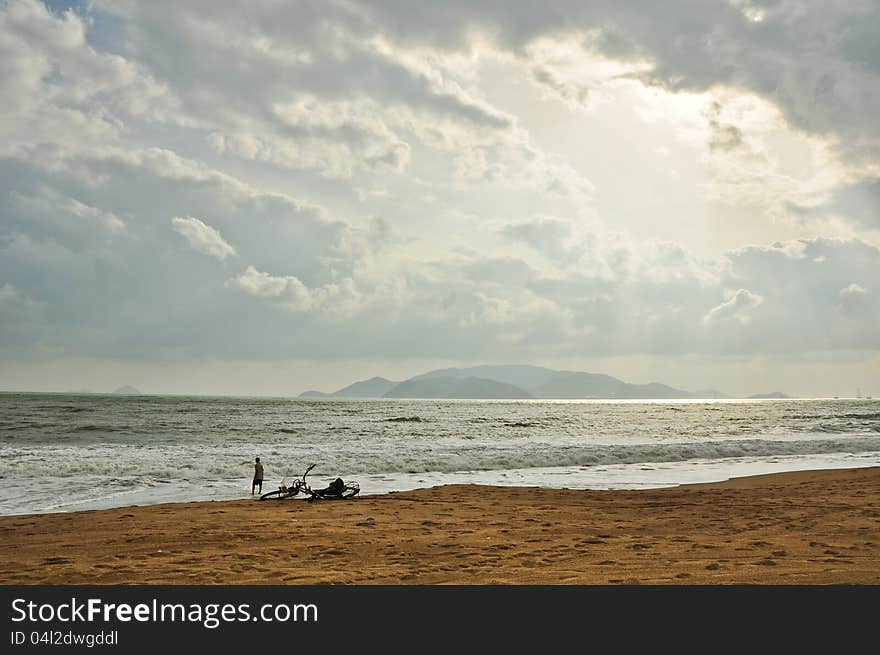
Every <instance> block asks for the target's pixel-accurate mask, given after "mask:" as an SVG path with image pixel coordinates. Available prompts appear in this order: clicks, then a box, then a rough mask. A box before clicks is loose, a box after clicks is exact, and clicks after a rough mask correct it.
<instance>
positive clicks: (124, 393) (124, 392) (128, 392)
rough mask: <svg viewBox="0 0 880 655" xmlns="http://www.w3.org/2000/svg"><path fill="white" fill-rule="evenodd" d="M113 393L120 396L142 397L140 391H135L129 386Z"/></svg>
mask: <svg viewBox="0 0 880 655" xmlns="http://www.w3.org/2000/svg"><path fill="white" fill-rule="evenodd" d="M113 393H115V394H119V395H120V396H140V395H142V394H141V392H140V391H139V390H138V389H135V388H134V387H132V386H129V385H125V386H123V387H119V388H118V389H117V390H116V391H114V392H113Z"/></svg>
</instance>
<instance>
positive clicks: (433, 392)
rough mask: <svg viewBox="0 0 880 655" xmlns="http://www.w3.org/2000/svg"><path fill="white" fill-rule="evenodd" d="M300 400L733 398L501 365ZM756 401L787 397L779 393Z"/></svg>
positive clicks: (372, 383)
mask: <svg viewBox="0 0 880 655" xmlns="http://www.w3.org/2000/svg"><path fill="white" fill-rule="evenodd" d="M299 397H300V398H427V399H434V398H469V399H523V398H535V399H546V400H550V399H579V398H583V399H586V398H590V399H633V400H635V399H659V398H691V399H695V398H709V399H718V398H731V397H732V396H728V395H726V394H724V393H722V392H720V391H716V390H715V389H702V390H698V391H685V390H683V389H676V388H675V387H670V386H668V385H666V384H662V383H660V382H650V383H648V384H632V383H629V382H624V381H623V380H620V379H618V378H615V377H612V376H610V375H604V374H601V373H586V372H583V371H559V370H554V369H550V368H544V367H541V366H527V365H514V364H507V365H498V366H489V365H484V366H471V367H467V368H444V369H436V370H433V371H428V372H427V373H422V374H421V375H416V376H414V377H411V378H409V379H407V380H402V381H395V380H388V379H386V378H383V377H373V378H370V379H369V380H362V381H359V382H354V383H352V384H349V385H347V386H345V387H343V388H342V389H339V390H338V391H334V392H331V393H325V392H321V391H306V392H303V393H301V394H300V396H299ZM751 397H752V398H768V397H769V398H787V397H788V396H786V395H785V394H783V393H781V392H779V391H774V392H771V393H768V394H755V395H754V396H751Z"/></svg>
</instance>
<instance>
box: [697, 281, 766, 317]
mask: <svg viewBox="0 0 880 655" xmlns="http://www.w3.org/2000/svg"><path fill="white" fill-rule="evenodd" d="M763 302H764V297H763V296H760V295H758V294H756V293H752V292H751V291H749V290H748V289H738V290H737V291H736V292H734V293H733V294H732V295H731V297H730V299H729V300H726V301H724V302H723V303H721V304H720V305H718V306H716V307H713V308H712V309H710V310H709V313H708V314H706V315H705V316H704V317H703V322H704V323H706V324H711V323H714V322H716V321H723V320H728V319H735V320H737V321H739V322H740V323H743V324H747V323H749V322H750V321H751V320H752V317H751V312H752V310H754V309H755V308H756V307H758V306H760V305H761V304H762V303H763Z"/></svg>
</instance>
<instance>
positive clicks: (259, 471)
mask: <svg viewBox="0 0 880 655" xmlns="http://www.w3.org/2000/svg"><path fill="white" fill-rule="evenodd" d="M258 486H259V487H260V493H263V465H262V464H260V458H259V457H257V461H256V463H255V464H254V482H253V484H252V485H251V496H253V495H254V489H256V488H257V487H258Z"/></svg>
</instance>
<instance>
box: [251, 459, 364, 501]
mask: <svg viewBox="0 0 880 655" xmlns="http://www.w3.org/2000/svg"><path fill="white" fill-rule="evenodd" d="M315 466H316V465H315V464H312V465H311V466H309V467H308V468H307V469H306V470H305V472H304V473H303V474H302V476H300V477H298V478H294V479H293V480H292V481H291V483H290V485H288V484H287V478H284V479H283V480H282V481H281V486H279V487H278V489H276V490H275V491H269V492H267V493H264V494H263V495H262V496H260V500H288V499H291V498H296V497H297V496H298V495H300V494H302V495H304V496H308V498H307V500H308V501H309V502H314V501H316V500H345V499H347V498H354V497H355V496H357V495H358V494H359V493H360V491H361V486H360V484H358V483H357V482H352V481H349V482H344V481H343V480H342V478H336V479H335V480H334V481H333V482H331V483H330V484H329V485H328V486H327V487H326V488H324V489H312V488H311V487H310V486H309V484H308V482H306V476H307V475H308V474H309V472H310V471H311V470H312V469H313V468H315Z"/></svg>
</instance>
